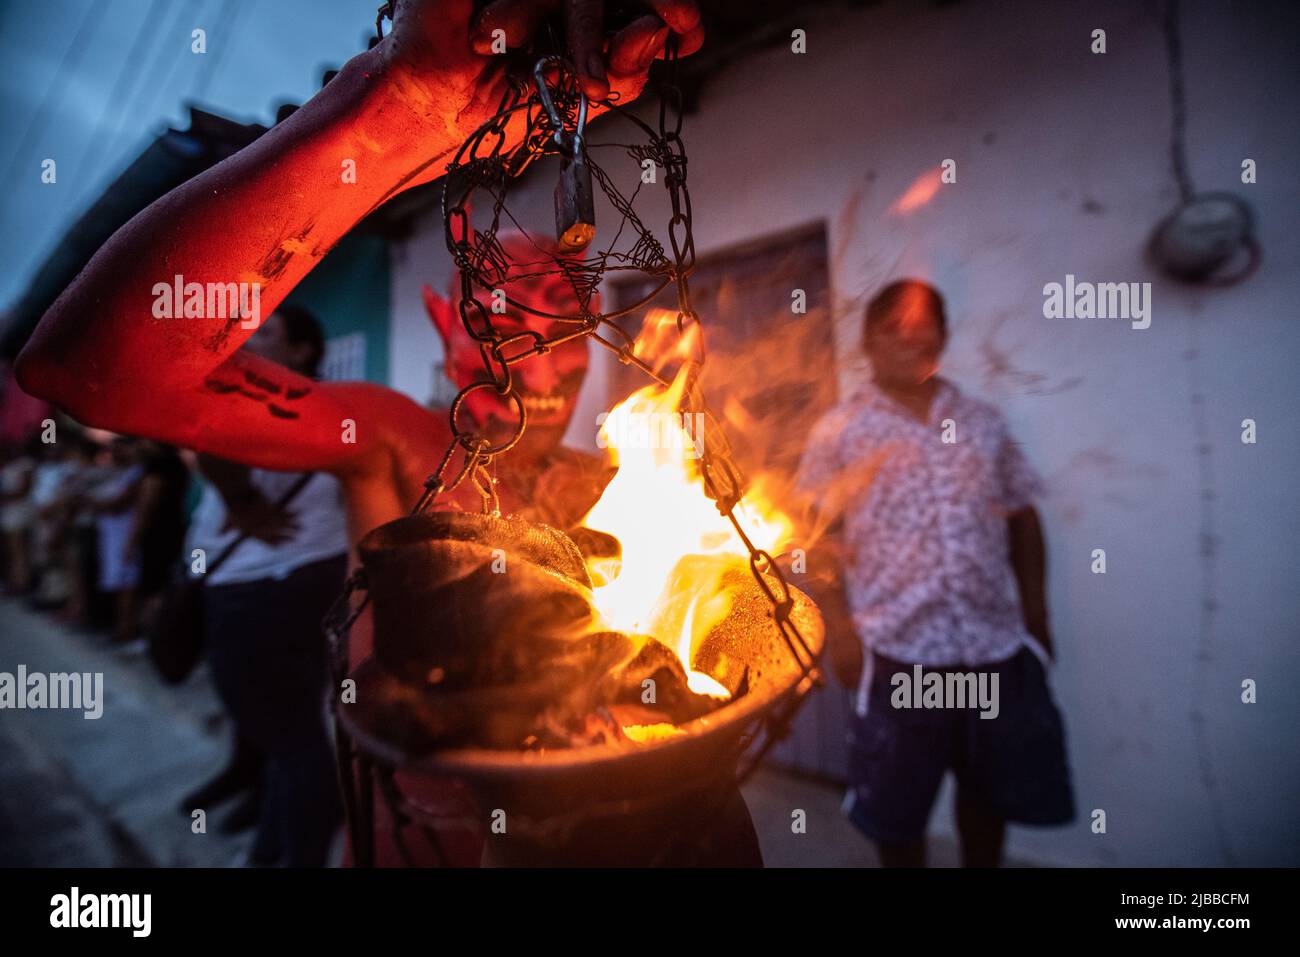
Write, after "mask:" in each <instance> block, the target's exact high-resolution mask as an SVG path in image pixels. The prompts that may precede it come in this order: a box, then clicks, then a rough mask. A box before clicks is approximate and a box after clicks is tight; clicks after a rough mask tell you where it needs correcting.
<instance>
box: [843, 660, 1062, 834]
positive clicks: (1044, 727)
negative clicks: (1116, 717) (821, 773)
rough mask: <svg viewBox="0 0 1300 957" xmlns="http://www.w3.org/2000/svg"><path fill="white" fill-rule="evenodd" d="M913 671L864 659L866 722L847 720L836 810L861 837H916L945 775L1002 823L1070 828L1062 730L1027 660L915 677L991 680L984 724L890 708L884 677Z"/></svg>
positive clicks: (947, 712)
mask: <svg viewBox="0 0 1300 957" xmlns="http://www.w3.org/2000/svg"><path fill="white" fill-rule="evenodd" d="M913 667H914V666H913V665H911V664H904V663H903V662H899V661H894V660H892V659H890V658H886V657H884V656H883V655H877V654H874V653H873V654H872V674H871V687H870V691H869V700H868V705H867V716H866V717H865V718H863V717H859V716H858V715H857V714H854V715H853V716H852V717H851V718H850V723H849V788H850V790H849V795H848V798H847V799H846V802H845V807H846V811H847V813H848V816H849V820H851V821H852V822H853V823H854V825H856V826H857V828H858V829H859V830H860V831H862V833H864V834H865V835H866V836H867V837H869V838H871V839H872V840H875V841H880V842H882V843H896V842H904V841H914V840H917V839H918V838H921V837H923V836H924V835H925V829H926V824H927V822H928V821H929V819H930V810H931V808H932V807H933V806H934V799H935V797H936V796H937V795H938V793H939V785H940V784H941V783H942V781H943V776H944V774H945V773H946V772H947V771H949V770H951V771H953V772H954V774H955V775H956V777H957V787H958V790H959V795H960V798H961V799H962V800H963V801H967V802H970V803H973V804H975V805H977V806H980V807H982V808H983V809H985V810H986V811H988V812H990V813H992V814H994V815H996V816H998V817H1001V818H1003V819H1004V820H1007V821H1011V822H1015V823H1017V824H1036V825H1052V824H1066V823H1068V822H1070V821H1071V820H1073V818H1074V797H1073V793H1072V791H1071V787H1070V771H1069V767H1068V766H1067V764H1066V760H1065V729H1064V726H1063V724H1062V722H1061V713H1060V712H1059V711H1058V710H1057V708H1056V705H1055V704H1054V703H1053V701H1052V695H1051V692H1050V691H1049V690H1048V687H1047V677H1046V673H1045V671H1044V669H1043V665H1042V664H1041V662H1039V660H1038V658H1037V657H1036V656H1035V655H1034V654H1033V652H1031V651H1030V650H1029V649H1027V648H1025V649H1021V651H1020V652H1019V653H1017V654H1016V655H1014V656H1013V657H1011V658H1008V659H1007V660H1006V661H1000V662H995V663H993V664H989V665H977V666H966V665H957V666H953V667H951V668H931V667H928V666H927V667H925V668H924V669H923V674H929V673H930V672H937V673H939V674H943V675H946V674H947V673H948V672H976V673H980V672H985V673H988V674H989V675H990V676H991V675H993V674H995V673H996V674H997V675H998V686H997V687H998V713H997V716H996V717H994V718H981V717H980V713H981V712H980V710H979V708H978V707H965V708H953V707H947V708H917V707H912V708H896V707H894V706H893V704H892V703H891V697H893V696H894V695H895V690H896V686H895V685H894V684H893V683H891V682H892V679H893V676H894V675H895V674H897V673H898V672H906V673H907V674H908V675H909V677H910V676H912V675H913ZM988 680H990V681H991V678H990V679H988Z"/></svg>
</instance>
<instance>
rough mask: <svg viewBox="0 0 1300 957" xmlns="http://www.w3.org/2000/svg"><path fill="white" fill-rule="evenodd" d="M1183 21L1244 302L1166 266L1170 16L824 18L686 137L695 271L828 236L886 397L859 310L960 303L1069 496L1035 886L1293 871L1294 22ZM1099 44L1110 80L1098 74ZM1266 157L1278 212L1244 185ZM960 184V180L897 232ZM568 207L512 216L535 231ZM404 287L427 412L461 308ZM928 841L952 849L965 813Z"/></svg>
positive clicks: (1223, 9) (836, 284) (963, 329)
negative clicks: (785, 236) (1237, 201)
mask: <svg viewBox="0 0 1300 957" xmlns="http://www.w3.org/2000/svg"><path fill="white" fill-rule="evenodd" d="M1184 6H1185V7H1186V8H1187V9H1186V11H1185V16H1184V27H1183V33H1184V44H1185V59H1186V64H1187V95H1188V109H1189V124H1188V131H1187V132H1188V147H1189V151H1190V156H1191V163H1190V165H1191V175H1192V178H1193V180H1194V182H1195V183H1196V185H1197V187H1198V188H1199V189H1203V190H1211V189H1227V190H1232V191H1234V192H1237V193H1239V194H1240V195H1243V196H1245V197H1246V198H1247V199H1249V201H1250V202H1251V203H1252V204H1253V205H1254V208H1255V210H1256V212H1257V214H1258V231H1259V236H1260V242H1261V244H1262V247H1263V253H1264V255H1263V261H1262V264H1261V266H1260V268H1259V270H1258V272H1257V273H1256V274H1255V275H1254V276H1253V277H1251V278H1250V279H1248V280H1247V281H1246V282H1244V283H1243V284H1241V285H1238V286H1235V287H1233V288H1228V289H1213V290H1207V289H1199V290H1198V289H1191V288H1188V287H1184V286H1180V285H1177V284H1174V283H1172V282H1170V281H1167V280H1165V279H1163V278H1162V277H1161V276H1160V275H1159V274H1158V273H1157V272H1155V271H1154V270H1153V269H1152V268H1151V267H1150V266H1149V265H1148V264H1147V263H1146V262H1145V260H1144V257H1143V247H1144V244H1145V241H1146V239H1147V237H1148V235H1149V234H1150V231H1151V229H1152V227H1153V226H1154V225H1155V223H1156V222H1157V221H1158V220H1159V219H1160V218H1161V217H1162V216H1163V215H1164V214H1165V213H1166V212H1167V211H1168V210H1169V209H1170V208H1171V207H1172V206H1173V205H1174V203H1175V201H1176V198H1177V196H1176V190H1175V188H1174V184H1173V180H1172V177H1171V174H1170V167H1169V129H1170V110H1169V93H1168V83H1169V81H1168V74H1167V70H1166V58H1165V52H1164V46H1163V39H1162V35H1161V32H1160V30H1159V24H1158V23H1157V21H1156V20H1155V19H1154V17H1153V15H1152V11H1154V10H1156V9H1159V8H1158V7H1156V6H1151V7H1148V5H1145V4H1133V3H1127V2H1116V3H1091V4H1087V5H1084V4H1057V3H1026V4H1010V3H993V2H979V0H967V2H963V3H958V4H955V5H952V6H945V7H935V6H934V5H932V4H920V3H916V4H911V3H888V4H884V5H881V6H879V7H873V8H872V9H870V10H867V11H861V12H840V11H836V10H831V11H829V12H826V13H823V14H819V15H817V16H812V17H810V18H809V20H808V22H807V23H806V24H805V29H807V31H808V52H807V53H806V54H804V55H796V54H793V53H791V52H790V51H789V50H788V49H787V48H786V47H781V48H778V49H773V50H769V51H766V52H762V53H758V54H756V55H753V56H751V57H749V58H747V59H745V60H742V61H740V62H738V63H736V64H734V65H733V66H731V67H730V68H729V69H728V70H727V71H726V72H724V73H722V74H720V75H718V76H717V77H716V78H715V79H714V80H712V81H711V82H710V84H709V85H708V86H707V87H706V88H705V91H704V95H703V100H702V103H701V108H700V111H699V112H698V113H697V114H695V115H692V116H690V117H688V119H687V123H686V126H685V129H684V131H683V134H684V138H685V141H686V144H687V148H688V151H689V155H690V157H691V164H690V177H691V179H690V182H691V188H692V195H693V199H694V208H695V221H696V230H695V234H696V239H697V244H698V246H699V249H700V251H701V253H705V252H707V251H709V250H711V249H719V248H724V247H727V246H730V245H733V244H736V243H740V242H742V241H747V240H751V239H753V238H755V237H760V236H763V235H766V234H771V233H776V232H779V231H782V230H785V229H789V228H791V227H794V226H797V225H799V224H803V223H807V222H810V221H817V220H824V221H825V222H826V223H827V224H828V230H829V235H830V242H831V282H832V286H833V289H834V296H835V302H836V306H837V313H838V320H837V333H838V341H839V343H840V346H841V349H840V357H841V361H840V370H839V371H840V375H841V377H842V381H843V383H844V384H845V385H848V384H850V383H851V382H852V381H853V380H854V379H855V378H856V377H858V376H860V375H862V374H863V370H862V366H861V363H860V362H859V360H858V356H857V354H856V342H857V337H858V323H859V316H860V312H861V306H862V304H863V302H864V301H865V298H866V297H867V296H868V295H869V294H870V292H871V291H872V290H874V289H875V288H877V287H878V286H879V285H880V284H881V283H882V282H884V281H885V280H887V279H890V278H893V277H896V276H899V275H921V276H925V277H928V278H930V279H931V280H932V281H934V282H935V283H936V284H937V285H938V286H939V287H940V288H941V289H942V290H943V292H944V293H945V295H946V296H947V299H948V303H949V309H950V317H951V322H952V330H953V335H952V341H951V345H950V349H949V355H948V360H947V366H946V374H947V375H948V376H949V377H950V378H952V379H953V380H954V381H956V382H957V383H958V384H959V385H960V386H961V387H963V388H965V389H967V390H969V391H971V392H972V393H975V394H978V395H981V396H984V397H986V398H988V399H990V400H992V401H993V402H995V403H996V404H997V405H998V406H999V407H1000V408H1001V409H1002V410H1003V411H1004V412H1005V413H1006V415H1007V416H1008V418H1009V419H1010V422H1011V424H1012V427H1013V430H1014V432H1015V434H1016V435H1017V437H1018V438H1019V439H1020V440H1021V441H1022V443H1023V444H1024V446H1025V448H1026V451H1027V454H1028V456H1029V458H1030V460H1031V461H1032V462H1033V463H1035V465H1036V466H1037V467H1038V468H1039V469H1040V470H1041V472H1042V473H1043V474H1044V475H1045V476H1046V477H1047V479H1048V484H1049V488H1050V491H1049V494H1048V497H1047V499H1046V501H1045V502H1044V503H1043V516H1044V520H1045V524H1046V530H1047V536H1048V543H1049V560H1050V566H1051V567H1050V572H1049V574H1050V599H1051V603H1052V611H1053V619H1054V624H1055V632H1056V641H1057V644H1058V646H1059V650H1060V663H1059V665H1058V666H1057V668H1056V669H1055V673H1054V675H1053V679H1052V680H1053V683H1054V687H1055V690H1056V693H1057V696H1058V698H1059V701H1060V703H1061V705H1062V708H1063V710H1064V712H1065V716H1066V721H1067V729H1068V733H1069V747H1070V755H1071V760H1072V764H1073V769H1074V774H1075V779H1076V792H1077V799H1078V803H1079V807H1080V811H1081V819H1080V821H1079V822H1078V823H1076V824H1075V825H1074V826H1072V827H1071V828H1068V829H1061V830H1052V831H1030V830H1016V831H1015V832H1014V833H1013V837H1012V840H1011V847H1010V849H1011V851H1012V853H1014V854H1016V855H1018V856H1021V857H1026V858H1030V859H1039V860H1043V861H1049V862H1061V863H1070V862H1074V863H1081V864H1102V865H1175V866H1177V865H1197V864H1220V863H1240V864H1245V863H1252V864H1279V863H1289V864H1293V865H1294V864H1296V863H1297V862H1300V813H1298V812H1297V809H1296V798H1297V795H1298V794H1300V762H1298V761H1297V757H1296V734H1295V732H1296V727H1297V721H1296V715H1297V707H1296V704H1295V701H1294V699H1293V696H1294V694H1295V690H1294V689H1295V688H1296V683H1297V678H1300V641H1298V640H1297V639H1300V624H1298V623H1297V622H1298V621H1300V588H1298V587H1297V584H1298V582H1297V577H1298V576H1297V572H1296V568H1297V560H1298V559H1300V547H1298V546H1297V542H1298V541H1300V510H1298V509H1297V508H1296V507H1295V503H1294V489H1295V487H1296V480H1295V475H1296V472H1297V469H1298V468H1300V451H1298V449H1297V442H1296V422H1297V420H1298V419H1300V393H1298V390H1297V388H1296V384H1295V375H1296V371H1297V359H1300V316H1297V309H1296V305H1295V302H1296V296H1297V293H1298V292H1300V288H1298V287H1300V282H1298V280H1297V276H1298V275H1300V273H1298V272H1297V266H1298V265H1300V263H1298V262H1297V260H1298V259H1300V244H1297V242H1296V235H1297V231H1298V230H1300V204H1297V203H1296V191H1295V184H1296V182H1297V175H1298V174H1300V170H1298V169H1297V160H1296V157H1297V156H1300V125H1298V124H1297V123H1296V120H1295V117H1296V107H1295V104H1296V99H1297V93H1298V92H1300V79H1298V77H1297V70H1298V67H1300V63H1298V62H1297V61H1296V60H1295V58H1294V56H1293V54H1294V39H1295V36H1296V31H1295V29H1294V18H1293V16H1292V15H1291V14H1289V12H1288V9H1287V8H1288V5H1287V4H1285V3H1277V4H1268V3H1258V4H1251V5H1241V4H1237V5H1229V4H1224V3H1191V4H1184ZM1098 27H1100V28H1104V29H1105V30H1106V31H1107V42H1108V52H1107V53H1105V54H1104V55H1094V54H1092V53H1090V52H1089V43H1090V39H1089V37H1090V33H1091V31H1092V30H1093V29H1094V28H1098ZM1246 157H1249V158H1252V159H1254V160H1256V161H1257V163H1258V169H1259V182H1258V183H1257V184H1256V185H1243V184H1241V182H1240V164H1241V161H1242V159H1243V158H1246ZM945 158H952V159H955V160H956V161H957V174H958V176H957V182H956V183H955V184H950V185H940V186H939V187H938V189H937V191H936V192H935V193H934V195H933V197H932V198H931V199H930V200H929V201H928V202H926V203H925V204H924V205H921V206H919V207H918V208H915V209H913V210H911V211H910V212H907V213H903V212H901V211H900V209H899V207H898V205H897V203H898V201H899V199H900V197H902V196H903V195H904V194H906V193H907V191H908V190H909V187H911V186H912V185H913V184H915V183H916V182H917V181H918V179H920V180H921V181H922V182H924V181H925V177H927V176H930V175H933V171H934V170H935V169H936V168H937V167H938V166H939V164H940V163H941V162H942V161H943V160H944V159H945ZM552 184H553V180H547V179H545V178H544V177H537V178H535V179H534V180H533V181H532V182H531V183H530V184H529V185H528V186H527V188H526V190H525V192H526V193H527V194H529V195H527V196H521V197H520V199H519V201H518V204H519V207H520V208H521V209H523V210H531V211H533V212H535V213H537V214H539V215H540V217H541V218H539V219H538V220H536V222H538V223H539V224H544V223H545V222H546V220H545V216H546V215H547V208H548V206H549V202H550V199H549V196H550V191H551V189H552V188H553V185H552ZM393 265H394V268H393V277H392V282H393V287H392V298H393V306H394V320H393V327H392V331H393V335H392V342H391V354H390V360H389V365H390V376H391V379H390V381H392V382H393V383H394V384H395V385H397V386H398V387H400V388H403V389H406V390H407V391H410V392H411V393H412V394H414V395H416V397H417V398H421V399H423V398H427V397H428V395H429V393H430V391H431V388H432V383H433V372H432V368H433V363H434V362H436V361H437V360H436V355H437V348H436V344H435V342H434V337H433V335H432V333H431V331H430V330H429V329H428V326H427V322H426V320H425V319H424V317H423V309H422V307H421V305H420V302H419V283H420V282H421V281H432V282H434V283H435V285H437V286H439V287H440V288H442V287H445V284H446V278H447V258H446V253H445V251H444V250H443V249H442V241H441V225H440V223H437V222H433V223H430V224H428V228H427V229H426V230H424V231H423V232H422V233H421V234H420V235H418V236H417V237H416V238H415V239H414V240H412V241H411V242H410V243H409V244H408V245H407V246H406V247H405V248H403V249H399V250H396V251H395V253H394V263H393ZM1067 273H1072V274H1074V275H1075V276H1076V277H1078V278H1079V279H1080V280H1092V281H1098V282H1102V281H1110V282H1121V281H1124V282H1150V283H1152V289H1153V321H1152V324H1151V327H1150V328H1149V329H1146V330H1134V329H1132V328H1130V327H1129V324H1128V323H1126V322H1114V321H1109V322H1108V321H1101V320H1082V319H1077V320H1074V319H1058V320H1048V319H1045V318H1044V317H1043V315H1042V305H1043V287H1044V285H1045V284H1046V283H1049V282H1062V281H1064V279H1065V276H1066V274H1067ZM705 318H706V322H707V317H705ZM596 380H597V381H594V382H593V383H591V384H590V385H589V388H588V389H587V391H586V394H587V395H588V396H590V397H592V401H595V399H596V397H600V396H603V392H604V390H603V385H602V384H601V382H600V381H599V380H600V377H599V374H598V375H597V376H596ZM1244 418H1253V419H1255V420H1256V422H1257V423H1258V434H1259V440H1258V443H1257V444H1255V445H1245V444H1243V443H1242V442H1241V439H1240V435H1241V421H1242V420H1243V419H1244ZM583 431H584V432H586V431H589V430H583ZM575 438H576V437H575ZM1095 548H1104V549H1105V550H1106V555H1107V565H1108V571H1107V573H1106V574H1105V575H1095V574H1092V573H1091V572H1090V569H1089V565H1090V561H1091V552H1092V550H1093V549H1095ZM1245 678H1253V679H1255V680H1256V681H1257V682H1258V686H1259V692H1258V693H1259V702H1258V703H1257V704H1254V705H1246V704H1243V703H1242V702H1241V700H1240V696H1241V683H1242V681H1243V679H1245ZM1094 808H1100V809H1104V810H1105V811H1106V814H1107V825H1108V827H1107V833H1106V834H1104V835H1099V834H1093V833H1092V832H1091V830H1090V829H1089V826H1088V824H1089V815H1090V813H1091V811H1092V809H1094ZM935 826H936V827H937V828H939V829H941V830H942V829H948V828H950V827H951V821H950V815H949V813H948V811H947V809H946V806H943V807H941V809H940V810H939V811H938V812H937V813H936V817H935Z"/></svg>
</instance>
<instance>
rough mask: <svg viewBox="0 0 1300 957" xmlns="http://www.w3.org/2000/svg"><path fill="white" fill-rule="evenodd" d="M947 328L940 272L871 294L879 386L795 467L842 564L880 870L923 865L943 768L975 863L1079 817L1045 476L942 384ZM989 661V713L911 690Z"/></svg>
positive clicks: (855, 764)
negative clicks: (1052, 670) (1050, 667)
mask: <svg viewBox="0 0 1300 957" xmlns="http://www.w3.org/2000/svg"><path fill="white" fill-rule="evenodd" d="M946 342H947V320H946V316H945V310H944V303H943V298H942V297H941V296H940V294H939V293H938V291H937V290H935V289H934V288H933V287H932V286H930V285H928V284H926V283H923V282H919V281H916V280H901V281H898V282H894V283H892V284H890V285H889V286H887V287H885V288H884V289H883V290H882V291H881V292H880V293H879V294H877V295H876V296H875V298H873V299H872V300H871V302H870V304H869V305H868V306H867V310H866V317H865V321H864V326H863V346H864V349H865V351H866V353H867V356H868V358H869V359H870V360H871V366H872V380H871V381H870V382H869V383H867V384H866V385H865V386H864V387H862V388H860V389H858V390H857V391H855V392H854V393H853V394H852V395H850V396H849V397H848V398H847V399H845V400H844V401H843V402H841V403H840V404H839V405H837V406H836V407H835V408H833V409H831V410H830V411H829V412H828V413H827V414H826V415H824V416H823V417H822V418H821V419H820V420H819V421H818V423H817V424H816V425H815V426H814V428H813V430H812V432H811V434H810V436H809V440H808V444H807V446H806V448H805V450H804V454H803V459H802V462H801V465H800V469H799V474H798V477H797V480H796V488H797V490H798V491H799V492H800V493H801V494H802V496H803V497H804V498H805V500H806V501H807V502H808V504H809V505H810V506H811V508H812V509H813V510H814V511H815V512H816V513H817V515H818V519H819V521H820V522H821V523H822V524H824V525H827V526H829V527H830V530H831V531H830V534H828V535H827V537H826V538H825V539H823V543H822V544H821V545H818V546H814V548H813V549H812V550H811V551H812V553H813V554H816V555H818V556H819V557H820V558H821V562H820V564H821V566H822V569H823V570H827V571H829V572H830V575H829V576H828V577H829V579H830V587H823V588H820V589H817V592H818V594H817V597H818V600H819V604H820V605H821V607H822V609H823V611H824V613H825V615H826V619H827V638H828V653H829V655H830V659H831V664H832V667H833V669H834V670H835V672H836V674H837V676H838V677H839V679H840V680H841V681H842V682H843V683H844V684H845V686H846V687H850V688H856V691H857V698H856V703H855V708H854V714H853V717H852V720H851V727H850V734H849V745H850V790H849V793H848V795H847V797H846V801H845V809H846V811H847V813H848V815H849V817H850V820H852V821H853V823H854V824H855V825H856V826H857V827H858V828H859V829H860V830H861V831H862V832H863V833H864V834H865V835H866V836H868V837H869V838H871V839H873V840H874V841H875V842H876V843H877V845H878V847H879V849H880V853H881V859H882V861H883V862H884V863H885V864H886V865H901V866H923V865H924V863H925V830H926V825H927V822H928V819H929V815H930V811H931V809H932V807H933V805H934V801H935V797H936V796H937V794H938V790H939V786H940V784H941V783H942V780H943V777H944V775H945V774H946V773H947V771H949V770H951V771H953V772H954V773H955V775H956V778H957V784H958V788H957V825H958V831H959V835H960V838H961V844H962V859H963V863H964V864H966V865H968V866H996V865H997V864H998V863H999V862H1000V860H1001V855H1002V845H1003V841H1004V837H1005V831H1006V824H1007V822H1009V821H1011V822H1017V823H1025V824H1038V825H1048V824H1062V823H1066V822H1068V821H1069V820H1071V819H1072V818H1073V816H1074V806H1073V798H1072V793H1071V786H1070V777H1069V771H1068V767H1067V764H1066V758H1065V742H1064V730H1063V726H1062V721H1061V717H1060V713H1059V712H1058V710H1057V708H1056V706H1055V704H1054V703H1053V701H1052V697H1051V693H1050V691H1049V689H1048V686H1047V682H1046V672H1045V666H1046V665H1047V664H1049V663H1050V662H1051V661H1052V659H1053V654H1054V652H1053V646H1052V639H1051V633H1050V630H1049V627H1048V616H1047V604H1046V600H1045V594H1044V591H1045V590H1044V577H1045V561H1044V545H1043V536H1042V530H1041V526H1040V523H1039V519H1038V514H1037V511H1036V510H1035V509H1034V507H1033V501H1034V498H1035V497H1036V496H1037V495H1038V494H1039V492H1040V484H1041V483H1040V481H1039V479H1038V477H1037V475H1036V474H1035V473H1034V471H1033V470H1032V468H1030V466H1029V464H1028V463H1027V462H1026V461H1025V458H1024V456H1023V455H1022V454H1021V453H1020V450H1019V449H1018V447H1017V446H1016V444H1015V443H1014V442H1013V441H1012V439H1011V436H1010V433H1009V432H1008V430H1007V426H1006V423H1005V421H1004V420H1003V419H1002V416H1001V415H999V414H998V412H997V411H996V410H995V409H993V408H992V407H991V406H989V405H987V404H986V403H983V402H980V401H978V400H975V399H972V398H970V397H968V396H966V395H964V394H962V393H961V392H960V391H959V390H958V389H957V388H956V387H955V386H953V385H952V384H951V383H949V382H947V381H946V380H944V379H942V378H940V376H939V374H938V373H939V358H940V355H941V354H942V352H943V348H944V345H945V344H946ZM916 666H920V667H919V669H917V668H916ZM930 673H934V674H935V675H937V677H936V678H931V677H930ZM980 674H983V678H982V679H981V680H982V681H983V684H982V685H981V687H983V688H992V689H993V694H994V696H995V701H994V703H993V705H992V706H991V707H984V708H983V709H976V708H975V707H974V702H973V701H971V702H967V701H965V700H964V699H962V700H948V699H937V700H935V701H932V702H931V703H929V704H926V705H925V706H924V707H918V706H917V705H918V702H919V695H915V696H914V695H913V693H912V691H911V690H910V688H911V684H913V683H915V681H916V678H917V677H918V676H921V677H922V678H923V681H924V682H925V683H927V686H933V687H948V688H951V687H954V686H955V685H956V684H960V683H961V681H959V680H958V681H955V680H954V679H960V678H962V677H963V676H967V675H976V676H978V675H980ZM970 687H974V685H973V684H972V685H970ZM990 719H991V720H990Z"/></svg>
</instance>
